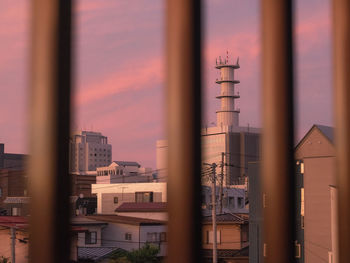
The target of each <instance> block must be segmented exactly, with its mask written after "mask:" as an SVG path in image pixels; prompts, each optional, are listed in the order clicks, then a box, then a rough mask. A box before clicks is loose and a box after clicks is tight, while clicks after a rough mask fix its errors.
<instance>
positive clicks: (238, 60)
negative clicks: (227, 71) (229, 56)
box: [236, 57, 239, 66]
mask: <svg viewBox="0 0 350 263" xmlns="http://www.w3.org/2000/svg"><path fill="white" fill-rule="evenodd" d="M236 64H237V66H239V57H237V62H236Z"/></svg>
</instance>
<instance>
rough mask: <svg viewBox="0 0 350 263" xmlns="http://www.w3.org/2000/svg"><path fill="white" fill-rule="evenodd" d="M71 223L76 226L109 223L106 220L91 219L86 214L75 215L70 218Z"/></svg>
mask: <svg viewBox="0 0 350 263" xmlns="http://www.w3.org/2000/svg"><path fill="white" fill-rule="evenodd" d="M70 223H71V225H74V226H87V225H107V223H106V222H104V221H98V220H94V219H89V218H87V217H86V216H74V217H72V218H71V219H70Z"/></svg>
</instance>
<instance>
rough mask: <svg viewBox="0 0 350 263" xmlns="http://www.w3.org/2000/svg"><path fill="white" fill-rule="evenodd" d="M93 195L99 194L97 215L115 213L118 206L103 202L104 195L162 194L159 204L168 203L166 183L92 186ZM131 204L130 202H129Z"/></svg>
mask: <svg viewBox="0 0 350 263" xmlns="http://www.w3.org/2000/svg"><path fill="white" fill-rule="evenodd" d="M91 187H92V188H91V193H93V194H97V213H99V214H101V213H108V212H109V213H114V210H115V208H116V207H118V206H119V205H120V204H121V203H122V202H120V203H118V204H113V203H111V202H103V196H102V195H103V194H111V193H115V194H123V195H124V194H125V195H126V196H127V195H128V194H135V192H153V193H161V199H160V200H157V202H166V201H167V184H166V183H163V182H162V183H121V184H92V185H91ZM129 202H130V201H129Z"/></svg>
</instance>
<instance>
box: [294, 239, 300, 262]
mask: <svg viewBox="0 0 350 263" xmlns="http://www.w3.org/2000/svg"><path fill="white" fill-rule="evenodd" d="M294 248H295V252H294V256H295V258H300V257H301V246H300V244H298V241H295V246H294Z"/></svg>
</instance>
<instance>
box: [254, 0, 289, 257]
mask: <svg viewBox="0 0 350 263" xmlns="http://www.w3.org/2000/svg"><path fill="white" fill-rule="evenodd" d="M261 4H262V6H261V7H262V61H261V62H262V64H261V66H262V77H263V92H262V93H263V137H262V180H263V193H264V201H265V202H264V203H265V206H264V247H265V249H264V250H265V253H264V254H265V256H266V257H265V261H264V262H269V263H286V262H293V260H294V250H293V249H294V245H293V242H294V241H293V239H294V238H293V235H294V234H293V233H294V225H295V223H294V221H295V219H294V213H295V212H294V186H295V183H294V180H295V179H294V165H293V163H294V161H293V159H294V158H293V139H294V132H293V131H294V125H293V38H292V1H291V0H285V1H281V0H262V3H261Z"/></svg>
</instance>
